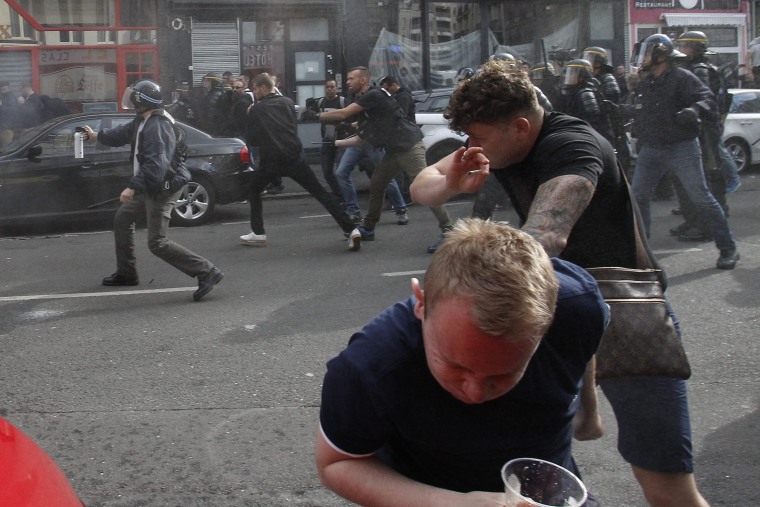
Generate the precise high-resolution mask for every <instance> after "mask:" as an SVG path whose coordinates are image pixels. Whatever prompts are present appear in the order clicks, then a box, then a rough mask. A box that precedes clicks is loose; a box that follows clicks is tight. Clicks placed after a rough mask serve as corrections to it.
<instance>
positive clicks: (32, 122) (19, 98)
mask: <svg viewBox="0 0 760 507" xmlns="http://www.w3.org/2000/svg"><path fill="white" fill-rule="evenodd" d="M68 113H69V110H68V107H66V105H65V103H64V102H63V101H62V100H61V99H58V98H52V97H49V96H48V95H39V94H38V93H37V92H35V91H34V89H33V88H32V85H31V84H30V83H28V82H24V83H21V90H20V93H18V94H17V93H15V92H13V91H12V90H11V85H10V82H8V81H0V149H2V148H4V147H5V146H8V145H9V144H10V143H11V142H13V139H15V138H16V137H17V136H18V134H20V133H22V132H24V131H26V130H29V129H31V128H32V127H36V126H37V125H40V124H41V123H44V122H45V121H47V120H49V119H51V118H55V117H56V116H61V115H63V114H68Z"/></svg>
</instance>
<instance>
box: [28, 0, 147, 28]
mask: <svg viewBox="0 0 760 507" xmlns="http://www.w3.org/2000/svg"><path fill="white" fill-rule="evenodd" d="M125 3H128V2H125ZM135 3H138V2H135ZM19 6H20V7H21V8H22V9H25V10H26V11H27V12H28V13H29V14H30V15H31V16H32V17H33V18H34V19H36V20H37V21H38V22H39V23H40V24H41V25H43V26H46V27H56V26H74V25H76V26H82V27H87V26H114V25H115V24H116V9H115V0H56V1H52V2H51V1H48V0H20V1H19ZM153 12H155V11H153Z"/></svg>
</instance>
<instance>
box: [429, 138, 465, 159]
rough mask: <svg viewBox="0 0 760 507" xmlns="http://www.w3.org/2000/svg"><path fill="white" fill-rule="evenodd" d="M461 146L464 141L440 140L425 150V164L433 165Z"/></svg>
mask: <svg viewBox="0 0 760 507" xmlns="http://www.w3.org/2000/svg"><path fill="white" fill-rule="evenodd" d="M461 146H464V143H462V142H459V141H454V140H451V141H443V142H440V143H438V144H436V145H434V146H431V147H430V148H429V149H428V150H427V152H425V162H426V163H427V165H433V164H435V163H436V162H438V161H439V160H441V159H442V158H444V157H445V156H447V155H450V154H452V153H454V152H455V151H457V150H458V149H459V148H460V147H461Z"/></svg>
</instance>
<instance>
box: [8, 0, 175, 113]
mask: <svg viewBox="0 0 760 507" xmlns="http://www.w3.org/2000/svg"><path fill="white" fill-rule="evenodd" d="M161 7H162V6H161V4H160V3H159V2H158V0H129V1H126V0H124V1H122V0H82V1H79V2H59V1H55V0H54V1H48V0H5V1H4V2H2V3H0V81H8V82H10V84H11V89H12V91H18V90H19V89H20V87H21V84H22V83H24V82H29V83H31V84H32V87H33V88H34V89H35V90H36V91H37V92H38V93H41V94H46V95H50V96H54V97H59V98H61V99H63V100H64V101H65V102H66V103H67V104H68V105H69V108H70V109H71V110H73V111H77V110H82V109H93V108H103V109H108V110H115V109H116V108H117V107H118V106H117V103H118V100H119V99H120V95H119V94H120V91H121V90H123V89H124V88H125V87H126V86H127V84H128V83H132V82H134V81H137V80H139V79H146V78H152V79H153V78H157V77H158V76H159V51H158V43H157V41H158V38H159V32H160V30H159V29H158V28H157V26H156V20H157V19H160V17H161Z"/></svg>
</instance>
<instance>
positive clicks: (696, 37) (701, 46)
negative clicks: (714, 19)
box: [676, 30, 715, 58]
mask: <svg viewBox="0 0 760 507" xmlns="http://www.w3.org/2000/svg"><path fill="white" fill-rule="evenodd" d="M709 43H710V41H709V40H708V39H707V35H705V32H700V31H697V30H692V31H689V32H684V33H682V34H681V35H679V36H678V38H677V39H676V47H677V48H678V49H686V48H689V49H691V50H692V51H693V52H692V53H691V54H690V55H688V56H689V57H690V58H699V57H701V56H704V55H714V54H715V53H714V52H713V51H708V50H707V45H708V44H709Z"/></svg>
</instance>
